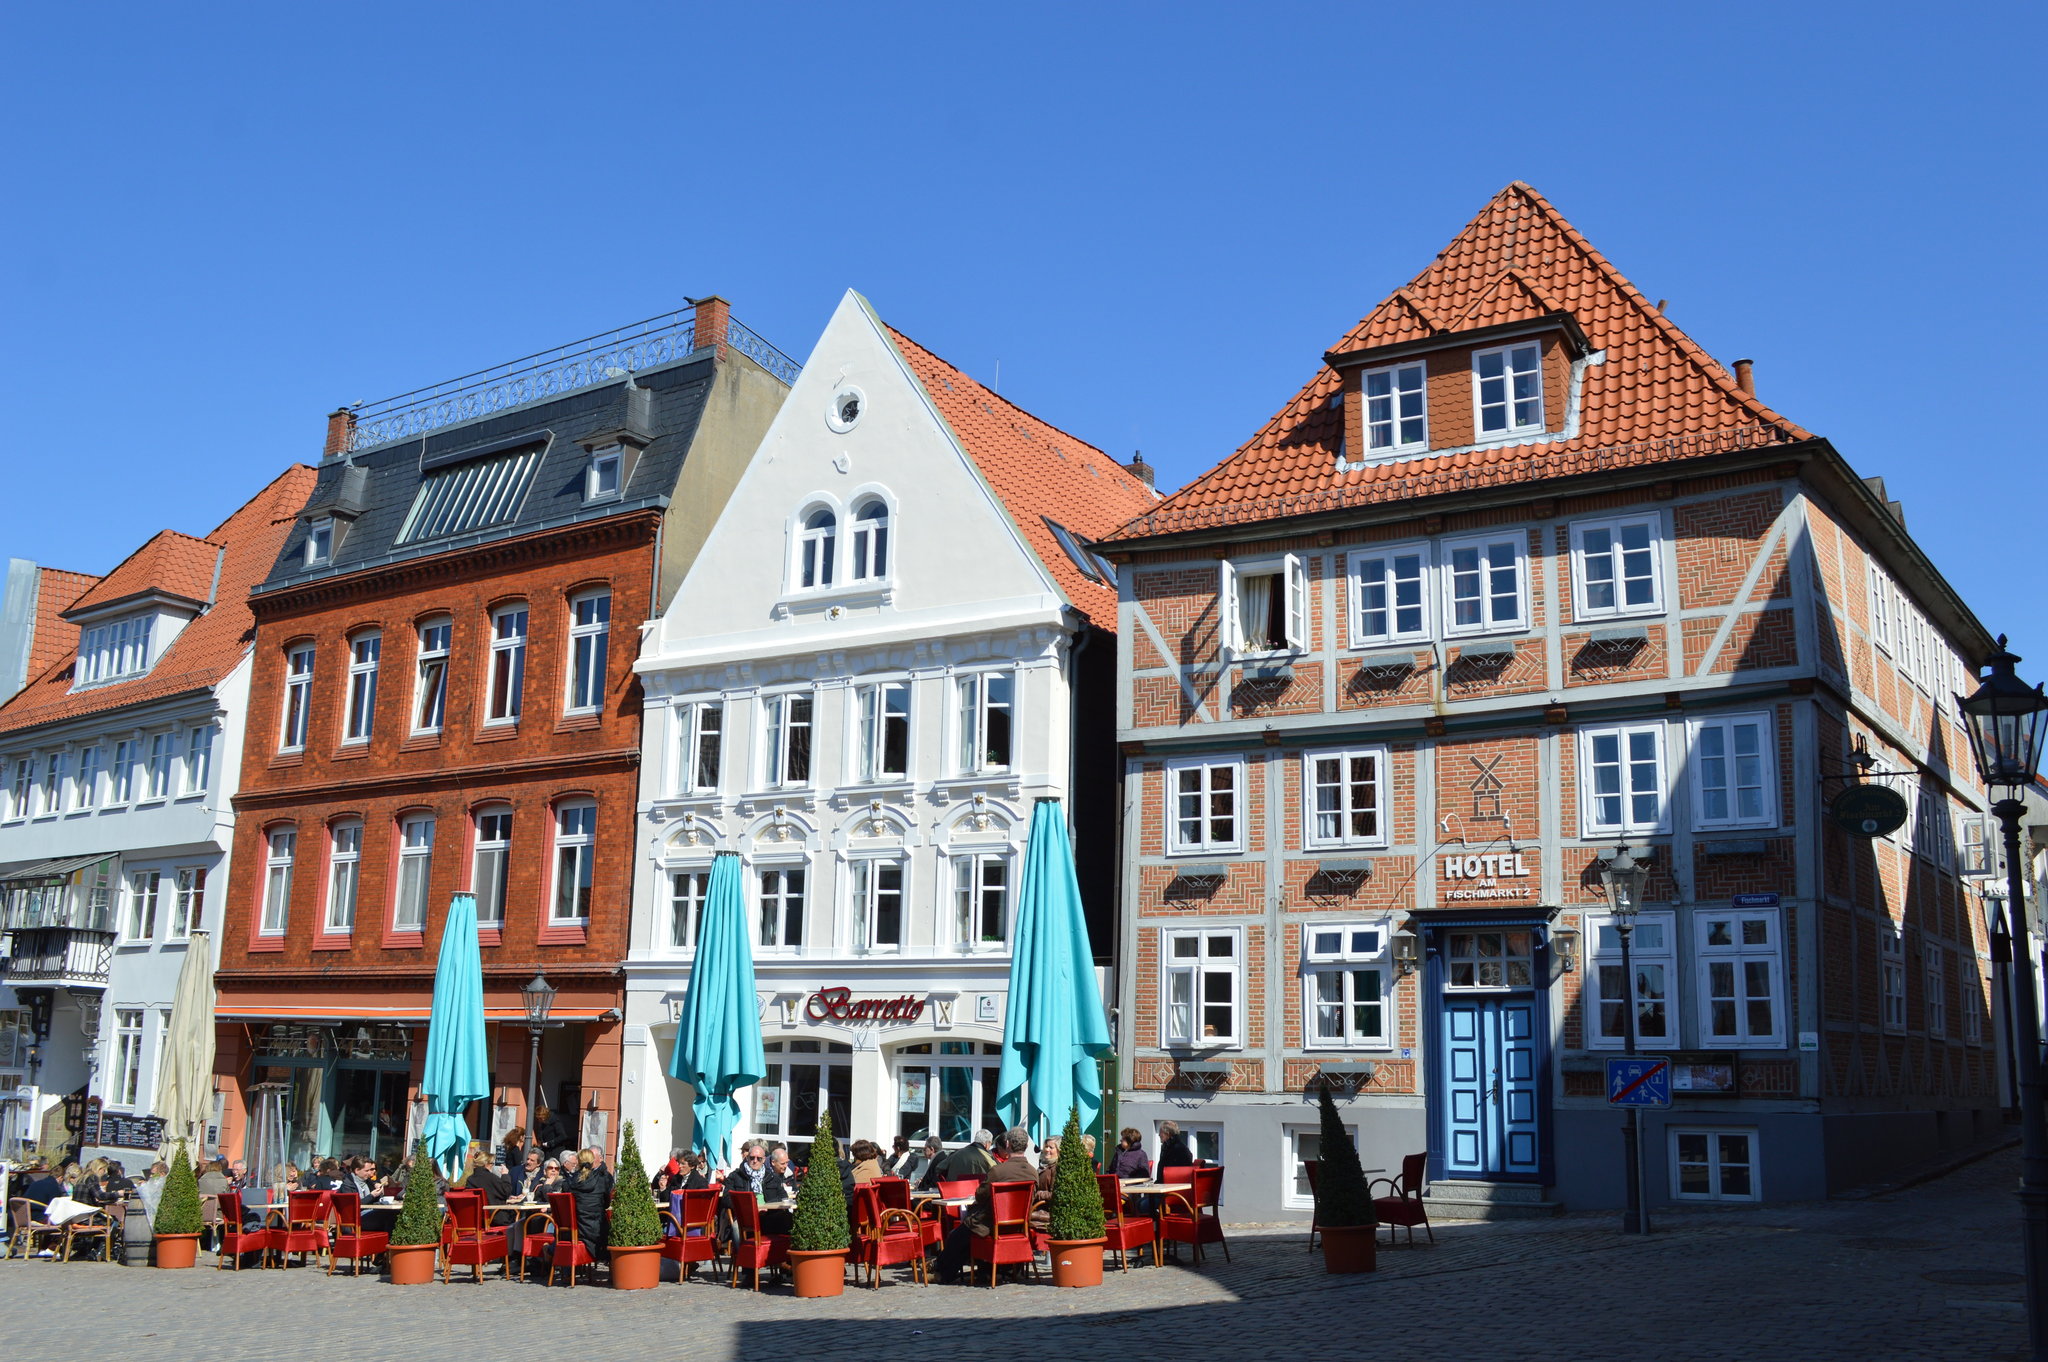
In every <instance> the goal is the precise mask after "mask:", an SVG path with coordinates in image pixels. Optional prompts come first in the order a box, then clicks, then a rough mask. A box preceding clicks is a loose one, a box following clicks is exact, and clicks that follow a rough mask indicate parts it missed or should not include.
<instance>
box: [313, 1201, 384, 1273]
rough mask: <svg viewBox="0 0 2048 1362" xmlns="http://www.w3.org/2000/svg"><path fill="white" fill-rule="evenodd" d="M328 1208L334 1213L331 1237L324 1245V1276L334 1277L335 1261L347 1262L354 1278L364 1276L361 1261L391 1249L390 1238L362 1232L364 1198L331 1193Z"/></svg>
mask: <svg viewBox="0 0 2048 1362" xmlns="http://www.w3.org/2000/svg"><path fill="white" fill-rule="evenodd" d="M331 1195H332V1197H333V1199H332V1201H330V1202H329V1203H328V1204H329V1205H330V1206H332V1207H333V1211H334V1237H333V1238H332V1239H330V1240H328V1241H327V1275H328V1276H330V1277H332V1276H333V1275H334V1260H335V1259H336V1258H347V1259H349V1260H350V1261H351V1262H353V1263H354V1265H355V1275H356V1276H358V1277H360V1276H362V1275H363V1259H365V1258H375V1257H376V1256H377V1255H378V1254H380V1253H383V1252H385V1251H386V1250H388V1249H389V1248H390V1247H391V1236H390V1235H389V1234H388V1233H386V1232H384V1231H382V1230H366V1229H364V1228H363V1197H362V1193H360V1192H334V1193H332V1194H331Z"/></svg>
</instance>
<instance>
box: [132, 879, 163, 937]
mask: <svg viewBox="0 0 2048 1362" xmlns="http://www.w3.org/2000/svg"><path fill="white" fill-rule="evenodd" d="M163 883H164V876H163V872H162V871H161V870H138V871H136V872H135V873H134V874H132V875H130V876H129V877H128V916H127V921H126V930H125V932H124V933H123V935H124V936H125V937H126V938H127V939H128V940H130V941H154V940H156V910H157V905H158V903H159V902H160V900H161V898H162V895H163Z"/></svg>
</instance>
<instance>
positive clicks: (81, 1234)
mask: <svg viewBox="0 0 2048 1362" xmlns="http://www.w3.org/2000/svg"><path fill="white" fill-rule="evenodd" d="M120 1210H121V1204H120V1203H119V1202H116V1203H114V1205H112V1206H110V1207H102V1208H100V1209H99V1210H96V1211H94V1212H92V1213H91V1214H89V1215H81V1216H79V1217H77V1218H76V1219H73V1220H67V1221H65V1222H64V1252H63V1253H62V1254H60V1255H59V1257H60V1258H61V1259H62V1260H63V1261H64V1262H67V1263H68V1262H70V1261H71V1255H72V1253H73V1252H74V1251H75V1250H76V1249H77V1247H78V1241H79V1240H81V1239H83V1240H86V1241H87V1242H90V1241H92V1240H94V1239H97V1240H99V1241H100V1257H101V1259H102V1260H103V1261H106V1262H109V1263H111V1262H113V1261H114V1235H115V1233H116V1232H117V1231H118V1230H119V1228H120V1226H119V1224H118V1223H117V1222H116V1221H115V1219H114V1215H115V1213H116V1212H118V1211H120Z"/></svg>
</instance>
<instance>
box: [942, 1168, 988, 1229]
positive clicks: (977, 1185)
mask: <svg viewBox="0 0 2048 1362" xmlns="http://www.w3.org/2000/svg"><path fill="white" fill-rule="evenodd" d="M980 1191H981V1180H980V1179H979V1178H961V1179H959V1180H957V1181H954V1182H941V1183H940V1184H939V1196H940V1197H942V1198H943V1199H944V1200H945V1201H959V1200H961V1199H962V1198H964V1197H971V1196H975V1195H977V1194H978V1193H979V1192H980ZM940 1209H941V1210H943V1211H944V1212H945V1216H946V1220H945V1225H944V1227H943V1228H944V1230H945V1231H946V1232H947V1233H950V1232H951V1231H952V1229H953V1227H954V1226H955V1225H957V1224H959V1223H960V1207H958V1206H945V1205H941V1207H940ZM942 1237H943V1236H942Z"/></svg>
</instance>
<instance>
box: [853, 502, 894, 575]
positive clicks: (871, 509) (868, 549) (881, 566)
mask: <svg viewBox="0 0 2048 1362" xmlns="http://www.w3.org/2000/svg"><path fill="white" fill-rule="evenodd" d="M888 576H889V504H888V503H887V502H885V501H883V500H882V499H881V498H880V497H874V498H871V499H869V500H867V501H864V502H861V503H860V504H858V505H856V506H855V507H854V509H853V569H852V571H851V572H849V573H848V574H847V580H848V581H853V582H879V581H884V580H886V579H887V578H888Z"/></svg>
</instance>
